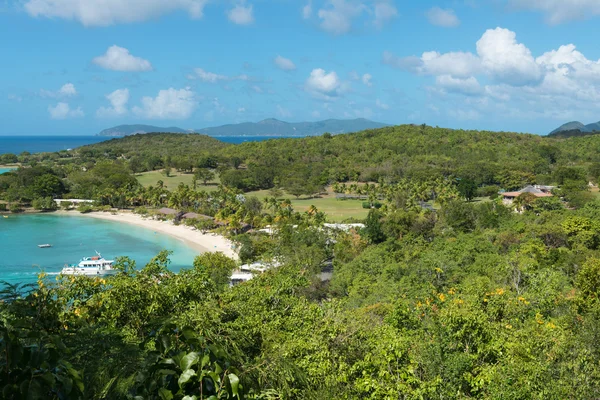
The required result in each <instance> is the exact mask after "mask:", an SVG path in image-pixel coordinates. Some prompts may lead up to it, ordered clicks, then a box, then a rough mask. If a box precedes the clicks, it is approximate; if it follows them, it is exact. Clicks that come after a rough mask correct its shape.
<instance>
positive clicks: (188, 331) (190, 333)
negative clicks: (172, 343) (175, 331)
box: [182, 326, 197, 340]
mask: <svg viewBox="0 0 600 400" xmlns="http://www.w3.org/2000/svg"><path fill="white" fill-rule="evenodd" d="M182 331H183V336H185V338H186V339H187V340H190V339H195V338H196V337H197V335H196V332H194V330H193V329H192V328H190V327H189V326H188V327H185V328H183V330H182Z"/></svg>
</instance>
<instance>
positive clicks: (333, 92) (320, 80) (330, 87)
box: [305, 68, 342, 98]
mask: <svg viewBox="0 0 600 400" xmlns="http://www.w3.org/2000/svg"><path fill="white" fill-rule="evenodd" d="M341 86H342V82H341V81H340V78H339V77H338V75H337V74H336V73H335V71H331V72H329V73H327V72H325V70H324V69H322V68H316V69H313V70H312V72H311V73H310V76H309V77H308V79H307V80H306V84H305V88H306V90H307V91H308V92H309V93H312V94H313V95H316V96H318V97H326V98H327V97H334V96H337V95H338V94H339V93H338V92H339V90H340V88H341Z"/></svg>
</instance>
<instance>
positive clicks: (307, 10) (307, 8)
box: [302, 0, 312, 19]
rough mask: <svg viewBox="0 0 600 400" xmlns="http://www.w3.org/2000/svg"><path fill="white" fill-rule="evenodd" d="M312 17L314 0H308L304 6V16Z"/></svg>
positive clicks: (305, 17) (306, 17)
mask: <svg viewBox="0 0 600 400" xmlns="http://www.w3.org/2000/svg"><path fill="white" fill-rule="evenodd" d="M310 17H312V1H310V0H309V1H308V3H306V5H305V6H304V7H302V18H304V19H309V18H310Z"/></svg>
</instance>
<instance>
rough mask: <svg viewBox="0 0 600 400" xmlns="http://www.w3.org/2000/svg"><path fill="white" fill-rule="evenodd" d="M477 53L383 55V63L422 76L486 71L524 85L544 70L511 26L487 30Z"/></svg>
mask: <svg viewBox="0 0 600 400" xmlns="http://www.w3.org/2000/svg"><path fill="white" fill-rule="evenodd" d="M476 47H477V55H475V54H473V53H469V52H449V53H444V54H440V53H439V52H437V51H428V52H425V53H423V55H422V56H421V57H420V58H419V57H414V56H412V57H397V56H395V55H393V54H392V53H389V52H385V53H384V54H383V62H384V63H386V64H389V65H391V66H393V67H396V68H400V69H404V70H407V71H410V72H413V73H417V74H422V75H434V76H440V75H449V76H451V77H453V78H460V79H467V78H469V77H472V76H474V75H477V74H480V73H482V72H483V73H485V74H486V75H488V76H489V77H490V78H492V79H493V80H494V81H496V82H498V83H507V84H510V85H514V86H522V85H527V84H533V83H535V82H539V81H540V79H541V78H542V70H541V69H540V67H539V65H538V64H537V63H536V62H535V60H534V58H533V56H532V55H531V51H530V50H529V49H528V48H527V47H526V46H525V45H523V44H522V43H518V42H517V40H516V34H515V33H514V32H512V31H509V30H508V29H502V28H496V29H489V30H487V31H486V32H485V33H484V34H483V36H482V37H481V39H479V41H478V42H477V44H476Z"/></svg>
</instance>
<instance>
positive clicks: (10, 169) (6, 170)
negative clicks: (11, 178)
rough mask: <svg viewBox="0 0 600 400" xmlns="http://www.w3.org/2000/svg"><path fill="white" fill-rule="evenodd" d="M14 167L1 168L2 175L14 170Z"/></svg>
mask: <svg viewBox="0 0 600 400" xmlns="http://www.w3.org/2000/svg"><path fill="white" fill-rule="evenodd" d="M13 169H14V168H0V175H2V174H3V173H5V172H8V171H12V170H13Z"/></svg>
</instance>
